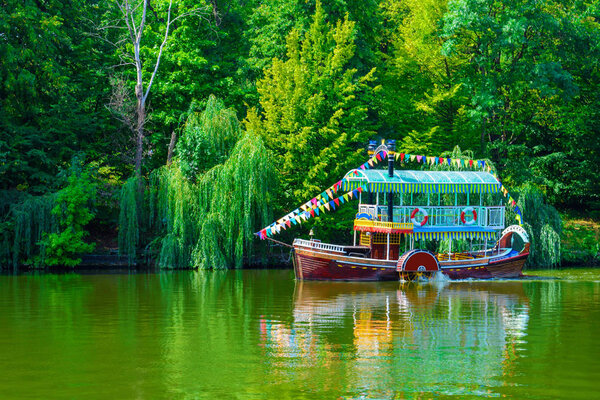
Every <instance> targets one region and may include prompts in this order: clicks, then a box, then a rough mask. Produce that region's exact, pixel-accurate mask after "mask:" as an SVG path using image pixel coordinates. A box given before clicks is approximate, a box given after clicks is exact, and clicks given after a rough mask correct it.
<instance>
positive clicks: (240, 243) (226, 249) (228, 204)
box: [119, 97, 273, 269]
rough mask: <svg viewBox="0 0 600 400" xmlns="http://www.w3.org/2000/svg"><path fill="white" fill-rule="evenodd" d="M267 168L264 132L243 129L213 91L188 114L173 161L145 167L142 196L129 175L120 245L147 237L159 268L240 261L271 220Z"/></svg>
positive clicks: (132, 245)
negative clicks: (144, 234) (200, 107)
mask: <svg viewBox="0 0 600 400" xmlns="http://www.w3.org/2000/svg"><path fill="white" fill-rule="evenodd" d="M272 171H273V168H272V165H271V164H270V161H269V157H268V153H267V151H266V149H265V147H264V145H263V142H262V139H261V138H260V137H258V136H255V135H254V134H251V133H246V134H243V135H242V133H241V131H240V125H239V121H237V118H236V117H235V113H233V111H232V110H230V109H226V108H225V107H224V105H223V103H222V102H221V101H219V100H217V99H216V98H214V97H211V98H210V99H209V101H208V104H207V106H206V109H205V110H204V111H203V112H202V113H199V114H192V115H191V116H190V117H189V118H188V121H187V122H186V125H185V128H184V130H183V134H182V137H181V141H180V143H178V145H177V156H176V158H175V159H174V161H173V163H171V164H170V165H167V166H163V167H161V168H159V169H157V170H155V171H153V172H152V173H151V174H150V176H149V179H148V184H147V185H146V190H145V201H144V202H137V201H136V197H135V196H136V193H137V190H136V188H137V183H136V182H134V181H133V180H131V181H128V182H127V183H126V185H125V186H124V187H123V189H122V192H121V218H120V226H121V228H120V232H119V246H120V247H121V251H122V252H123V253H125V254H128V255H130V256H131V257H133V256H135V252H136V249H139V247H140V246H141V245H142V243H146V244H147V247H148V248H149V249H150V250H151V251H153V253H154V256H155V259H156V262H157V264H158V265H159V266H160V267H162V268H190V267H194V268H202V269H210V268H228V267H236V268H238V267H241V266H242V265H243V263H244V260H248V259H250V258H252V257H253V251H254V241H253V232H255V231H256V230H258V229H259V228H260V227H261V226H263V225H266V224H267V223H268V222H269V218H268V217H269V215H268V199H269V194H268V191H269V188H271V187H272V182H273V172H272ZM141 203H143V204H145V207H146V208H147V210H146V212H144V213H143V214H144V215H145V221H143V223H142V224H141V225H143V226H145V227H147V231H148V235H147V238H142V237H141V234H140V232H139V228H138V227H139V226H140V223H141V222H142V221H139V220H140V215H141V214H142V213H141V212H140V210H136V209H135V204H141ZM136 218H137V219H136ZM138 221H139V222H138ZM122 236H123V239H121V237H122Z"/></svg>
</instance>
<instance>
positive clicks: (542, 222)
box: [507, 184, 562, 268]
mask: <svg viewBox="0 0 600 400" xmlns="http://www.w3.org/2000/svg"><path fill="white" fill-rule="evenodd" d="M517 194H518V201H517V205H518V206H519V208H520V209H521V212H522V214H523V220H524V222H525V223H524V224H523V227H524V228H525V229H526V230H527V233H528V234H529V238H530V241H531V244H530V249H531V251H530V254H529V258H528V260H527V265H529V266H530V267H534V268H535V267H538V268H539V267H546V268H547V267H555V266H557V265H559V264H560V260H561V258H560V248H561V244H560V234H561V232H562V222H561V218H560V215H559V213H558V211H557V210H556V209H555V208H554V207H552V206H551V205H549V204H547V203H546V201H545V199H544V196H543V194H542V193H541V192H540V191H539V189H537V188H536V187H534V186H533V185H530V184H527V185H525V186H523V187H522V188H521V189H520V190H518V191H517ZM510 211H511V212H510V213H507V214H508V215H507V219H509V218H511V217H512V218H514V214H513V213H512V210H510Z"/></svg>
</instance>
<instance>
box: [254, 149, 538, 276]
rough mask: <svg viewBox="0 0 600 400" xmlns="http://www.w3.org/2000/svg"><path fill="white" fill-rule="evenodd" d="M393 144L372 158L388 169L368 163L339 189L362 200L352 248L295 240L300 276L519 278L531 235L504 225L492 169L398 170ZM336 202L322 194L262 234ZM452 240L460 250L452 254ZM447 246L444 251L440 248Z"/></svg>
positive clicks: (351, 173) (329, 194)
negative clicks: (385, 163) (373, 166)
mask: <svg viewBox="0 0 600 400" xmlns="http://www.w3.org/2000/svg"><path fill="white" fill-rule="evenodd" d="M394 147H395V143H394V142H393V141H388V143H387V144H386V143H382V144H381V145H380V146H379V147H378V148H376V149H374V145H373V144H372V143H371V145H370V149H369V150H370V154H371V155H376V157H377V158H375V157H373V158H372V159H371V160H373V159H377V160H382V161H383V158H384V156H385V158H387V160H388V163H387V164H388V168H387V170H385V169H370V168H368V167H367V168H366V167H365V165H366V164H363V166H361V168H357V169H353V170H351V171H348V173H347V174H346V175H345V176H344V178H343V179H342V180H340V181H339V182H338V183H337V184H336V185H334V189H336V190H340V189H342V190H345V191H348V193H350V195H351V196H352V194H353V195H354V196H356V197H358V210H357V213H356V216H355V219H354V222H353V231H354V241H353V244H352V245H338V244H331V243H324V242H321V241H320V240H318V239H314V238H313V237H312V235H311V238H310V240H307V239H300V238H297V239H295V240H294V241H293V244H292V247H293V250H294V255H293V265H294V271H295V276H296V279H298V280H329V281H395V280H412V279H415V278H419V277H423V276H425V277H428V276H432V275H433V274H435V273H442V274H444V275H446V276H447V277H448V278H450V279H469V278H474V279H490V278H518V277H521V276H522V269H523V266H524V264H525V261H526V260H527V257H528V255H529V237H528V234H527V232H526V231H525V229H524V228H523V227H522V226H520V225H511V226H509V227H505V219H506V209H505V205H503V203H502V199H501V198H500V199H499V201H498V198H499V197H500V194H501V190H504V189H503V186H502V184H501V183H500V181H499V180H498V179H497V177H496V176H495V175H494V174H492V173H490V172H489V171H474V170H462V171H439V170H429V171H426V170H404V169H395V158H396V157H397V156H396V154H395V151H394V150H395V149H394ZM419 157H421V156H419ZM450 162H451V160H450V159H448V163H450ZM370 164H371V161H369V164H368V165H370ZM344 196H346V195H344ZM319 197H320V198H319ZM332 197H333V193H332V192H331V191H330V190H328V191H326V192H324V193H323V194H322V196H321V195H320V196H318V197H317V198H313V199H312V200H311V201H309V202H307V203H305V204H304V205H303V206H302V207H301V208H300V209H297V210H295V212H292V213H290V214H288V215H287V216H286V217H284V218H283V219H280V220H279V221H278V222H276V223H274V224H272V225H271V226H270V227H268V228H267V229H265V230H263V231H261V232H259V235H260V236H261V238H269V237H268V233H269V232H278V230H277V229H278V228H279V230H281V227H283V228H284V229H285V228H286V227H291V223H290V221H292V222H293V223H298V222H301V221H302V218H306V217H307V216H310V215H314V210H315V209H316V210H318V209H323V204H326V205H327V206H328V207H327V208H329V206H331V207H334V208H335V205H336V204H337V205H338V206H340V204H339V201H334V200H335V199H334V200H329V199H330V198H332ZM340 198H341V200H342V202H343V201H344V198H345V197H343V196H342V197H338V199H340ZM346 199H347V198H346ZM448 203H451V204H448ZM490 203H491V204H490ZM317 213H318V211H317ZM519 214H520V213H519ZM519 217H520V215H519ZM519 221H520V218H519ZM311 233H312V232H311ZM453 243H455V246H456V245H458V246H460V248H458V249H457V248H455V249H454V251H453V249H452V245H453ZM443 244H445V245H447V247H446V249H444V251H439V248H440V246H441V245H443ZM432 249H438V251H437V252H434V251H432Z"/></svg>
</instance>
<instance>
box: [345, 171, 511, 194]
mask: <svg viewBox="0 0 600 400" xmlns="http://www.w3.org/2000/svg"><path fill="white" fill-rule="evenodd" d="M500 186H501V184H500V182H499V181H498V179H496V178H495V177H494V176H493V175H492V174H490V173H488V172H481V171H409V170H396V171H394V176H392V177H390V176H389V175H388V171H387V170H382V169H367V170H361V169H355V170H352V171H350V172H348V173H347V174H346V176H345V177H344V180H343V186H342V187H343V189H344V190H353V189H356V188H359V187H362V188H363V190H366V191H368V192H385V193H387V192H393V193H497V192H499V191H500Z"/></svg>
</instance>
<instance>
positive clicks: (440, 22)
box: [0, 0, 600, 269]
mask: <svg viewBox="0 0 600 400" xmlns="http://www.w3.org/2000/svg"><path fill="white" fill-rule="evenodd" d="M0 5H1V6H0V55H1V58H0V59H1V64H0V213H1V214H0V216H1V218H0V265H2V267H3V268H17V267H18V266H29V267H38V268H42V267H52V266H76V265H77V264H78V263H79V262H80V261H81V254H86V253H90V252H108V251H110V249H113V248H117V246H118V248H119V252H120V253H121V254H123V255H126V256H127V257H129V260H130V262H131V263H134V262H135V261H136V259H138V260H140V259H141V258H142V257H145V258H146V259H151V260H153V262H154V263H156V264H157V265H159V266H160V267H163V268H186V267H195V268H207V269H208V268H233V267H241V266H244V265H250V264H253V265H254V264H257V263H261V262H263V263H265V262H269V259H268V257H266V256H265V255H267V256H268V255H269V252H270V251H271V252H272V249H270V248H268V247H267V245H265V243H264V242H261V241H259V240H255V239H254V236H253V233H254V232H256V231H258V230H259V229H261V228H262V227H263V226H265V225H267V224H268V223H270V222H271V219H272V218H273V217H276V218H277V217H279V216H280V215H284V214H285V213H287V212H289V211H290V210H291V209H294V208H295V207H297V206H298V204H300V203H302V202H304V201H306V199H307V198H310V197H309V196H313V195H314V194H315V193H318V192H319V191H321V190H323V189H324V188H326V187H329V186H330V185H332V184H333V183H335V182H336V181H337V180H339V179H340V178H341V177H342V176H343V174H344V173H345V172H346V171H348V170H349V169H351V168H354V167H356V166H357V165H360V164H361V163H363V162H364V161H365V160H366V158H367V155H366V145H367V142H368V140H369V139H378V138H386V139H395V140H396V141H397V143H398V144H397V147H398V150H399V151H403V152H406V153H411V154H425V155H435V156H437V155H442V156H444V155H450V154H454V155H453V157H459V158H460V157H461V155H464V156H465V157H468V158H472V159H482V160H483V159H485V160H487V162H488V163H489V165H493V166H494V170H495V171H496V173H497V174H498V176H499V177H500V178H501V180H502V182H503V183H504V184H505V185H506V186H507V187H509V188H511V190H512V192H511V194H512V195H513V197H514V198H516V199H517V204H519V206H520V208H521V209H522V210H523V214H524V215H523V217H524V220H525V222H526V223H527V224H528V229H529V230H530V231H531V232H532V234H533V236H534V237H535V238H539V244H538V246H537V250H536V252H537V254H538V255H537V256H533V257H532V258H531V260H530V266H532V267H535V266H539V267H543V266H546V267H547V266H553V265H557V264H559V263H560V262H561V261H562V262H563V263H569V262H571V263H587V262H593V261H595V260H597V259H598V253H599V248H598V236H599V234H600V230H599V229H598V226H599V224H597V223H596V222H595V221H598V220H599V219H600V161H599V160H600V140H599V139H600V4H599V3H598V2H596V1H587V0H560V1H555V0H544V1H527V0H505V1H497V0H419V1H417V0H401V1H395V0H363V1H348V0H336V1H313V0H271V1H265V0H262V1H261V0H238V1H223V0H204V1H189V0H179V1H176V0H173V1H167V0H153V1H149V0H111V1H109V0H95V1H94V0H92V1H78V2H74V1H69V0H61V1H58V0H25V1H16V0H0ZM413 167H414V166H413ZM418 168H421V167H420V166H418ZM347 208H348V210H345V209H344V210H340V211H339V212H338V213H337V214H336V216H335V219H334V218H333V217H331V216H323V217H321V218H316V219H314V221H312V222H310V224H309V225H308V226H307V227H303V228H301V229H299V230H297V231H296V234H305V232H304V231H305V230H308V229H309V227H310V226H313V227H314V228H315V229H316V230H317V232H320V235H321V236H322V237H323V238H324V239H325V238H327V237H329V238H333V237H334V232H336V231H339V230H344V234H345V235H346V234H347V237H349V236H350V231H349V226H350V225H349V224H347V223H345V222H344V221H347V219H348V218H351V217H352V212H353V211H352V210H350V208H352V207H347ZM311 224H314V225H311ZM290 237H292V236H289V237H287V236H286V235H285V234H284V235H282V238H283V240H285V239H286V238H287V239H289V238H290ZM335 237H336V238H339V237H340V235H339V234H338V235H336V236H335ZM561 239H562V240H561ZM534 247H535V243H534Z"/></svg>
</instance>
